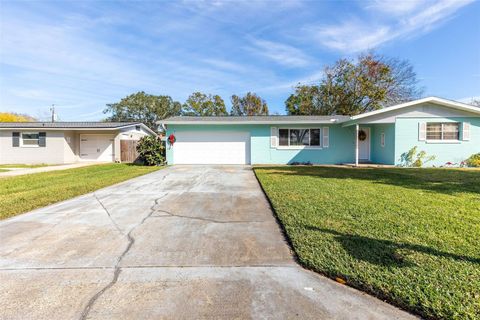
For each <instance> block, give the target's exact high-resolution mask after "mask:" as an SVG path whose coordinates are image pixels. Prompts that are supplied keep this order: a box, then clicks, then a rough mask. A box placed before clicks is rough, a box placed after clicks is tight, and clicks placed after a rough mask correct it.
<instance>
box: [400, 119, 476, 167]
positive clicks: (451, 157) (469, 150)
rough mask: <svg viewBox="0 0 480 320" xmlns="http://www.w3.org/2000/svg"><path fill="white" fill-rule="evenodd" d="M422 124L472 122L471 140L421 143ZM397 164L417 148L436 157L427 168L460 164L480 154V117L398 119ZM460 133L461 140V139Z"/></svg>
mask: <svg viewBox="0 0 480 320" xmlns="http://www.w3.org/2000/svg"><path fill="white" fill-rule="evenodd" d="M420 122H470V140H469V141H462V140H460V141H458V142H457V141H455V142H432V141H419V140H418V130H419V123H420ZM395 129H396V130H395V140H396V143H395V163H396V164H400V163H401V156H402V154H403V153H405V152H408V151H409V150H410V149H411V148H413V147H415V146H417V147H418V149H419V151H421V150H423V151H425V152H426V153H427V156H431V155H435V156H436V159H435V160H434V161H432V162H429V163H427V164H426V165H427V166H433V165H434V166H440V165H444V164H445V163H446V162H452V163H460V162H462V161H463V160H465V159H467V158H468V157H470V156H471V155H472V154H474V153H479V152H480V117H448V118H445V117H443V118H439V117H429V118H403V117H402V118H397V121H396V124H395ZM461 134H462V133H461V132H460V139H461Z"/></svg>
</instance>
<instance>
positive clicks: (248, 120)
mask: <svg viewBox="0 0 480 320" xmlns="http://www.w3.org/2000/svg"><path fill="white" fill-rule="evenodd" d="M347 120H350V117H349V116H285V115H275V116H212V117H196V116H177V117H171V118H167V119H164V120H162V121H159V123H161V124H196V123H203V124H205V123H208V124H232V123H241V124H282V123H292V122H294V123H331V122H337V123H339V122H343V121H347Z"/></svg>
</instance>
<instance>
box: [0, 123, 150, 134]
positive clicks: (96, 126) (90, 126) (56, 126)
mask: <svg viewBox="0 0 480 320" xmlns="http://www.w3.org/2000/svg"><path fill="white" fill-rule="evenodd" d="M136 125H140V126H142V127H143V128H144V129H145V130H147V131H148V132H150V133H152V134H155V132H153V131H152V130H151V129H150V128H148V127H147V126H146V125H145V124H143V123H142V122H91V121H90V122H62V121H59V122H0V130H2V129H51V130H61V129H84V130H115V129H121V128H126V127H131V126H136Z"/></svg>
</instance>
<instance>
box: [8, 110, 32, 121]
mask: <svg viewBox="0 0 480 320" xmlns="http://www.w3.org/2000/svg"><path fill="white" fill-rule="evenodd" d="M29 121H37V119H35V118H34V117H32V116H29V115H28V114H20V113H15V112H0V122H29Z"/></svg>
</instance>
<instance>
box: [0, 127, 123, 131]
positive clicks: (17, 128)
mask: <svg viewBox="0 0 480 320" xmlns="http://www.w3.org/2000/svg"><path fill="white" fill-rule="evenodd" d="M120 128H123V127H116V128H78V127H75V128H49V127H26V128H25V127H10V128H0V130H4V131H5V130H8V131H12V130H45V131H71V130H75V131H114V130H118V129H120Z"/></svg>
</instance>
